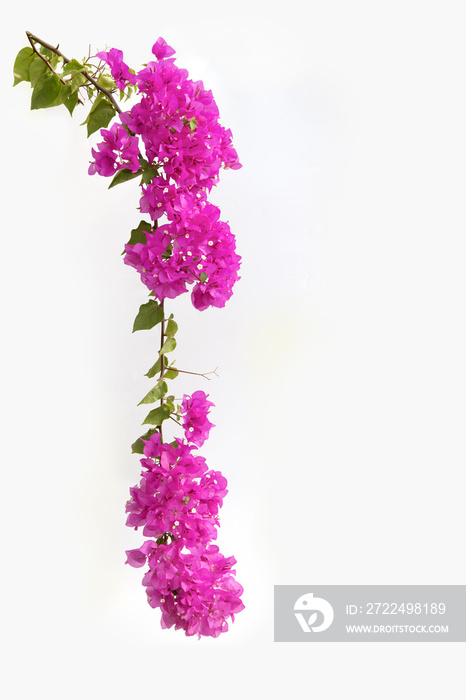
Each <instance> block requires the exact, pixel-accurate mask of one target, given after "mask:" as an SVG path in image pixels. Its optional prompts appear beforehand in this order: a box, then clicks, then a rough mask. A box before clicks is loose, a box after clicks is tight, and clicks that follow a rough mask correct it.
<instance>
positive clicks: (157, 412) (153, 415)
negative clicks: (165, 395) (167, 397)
mask: <svg viewBox="0 0 466 700" xmlns="http://www.w3.org/2000/svg"><path fill="white" fill-rule="evenodd" d="M169 417H170V408H169V406H167V405H166V404H162V405H161V406H158V407H157V408H154V409H153V410H152V411H151V412H150V413H149V414H148V415H147V416H146V418H145V420H144V421H143V423H142V424H143V425H145V424H147V423H148V424H149V425H162V423H163V421H164V420H167V418H169Z"/></svg>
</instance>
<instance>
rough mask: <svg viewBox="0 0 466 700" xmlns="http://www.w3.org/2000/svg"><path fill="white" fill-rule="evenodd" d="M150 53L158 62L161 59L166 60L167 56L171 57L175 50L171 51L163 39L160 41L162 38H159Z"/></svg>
mask: <svg viewBox="0 0 466 700" xmlns="http://www.w3.org/2000/svg"><path fill="white" fill-rule="evenodd" d="M152 53H153V54H154V56H156V57H157V58H158V59H159V60H160V59H163V58H168V56H173V54H174V53H175V49H172V47H171V46H169V45H168V44H167V42H166V41H165V39H162V37H161V36H159V38H158V39H157V41H156V42H155V44H154V45H153V47H152Z"/></svg>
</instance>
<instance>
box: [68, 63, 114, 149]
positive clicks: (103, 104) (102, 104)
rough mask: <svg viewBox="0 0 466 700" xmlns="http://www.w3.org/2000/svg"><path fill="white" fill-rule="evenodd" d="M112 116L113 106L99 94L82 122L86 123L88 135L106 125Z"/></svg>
mask: <svg viewBox="0 0 466 700" xmlns="http://www.w3.org/2000/svg"><path fill="white" fill-rule="evenodd" d="M75 77H77V76H75ZM73 80H74V78H73ZM114 116H115V107H114V106H113V105H112V103H111V102H109V101H108V100H107V98H105V97H104V96H103V95H99V96H98V97H97V98H96V100H95V102H94V104H93V105H92V109H91V111H90V112H89V114H88V115H87V119H85V120H84V121H83V124H87V135H88V137H89V136H90V135H91V134H93V133H94V132H95V131H98V130H99V129H103V128H105V127H106V126H108V124H109V122H110V121H111V119H112V118H113V117H114ZM83 124H82V125H83ZM82 125H81V126H82Z"/></svg>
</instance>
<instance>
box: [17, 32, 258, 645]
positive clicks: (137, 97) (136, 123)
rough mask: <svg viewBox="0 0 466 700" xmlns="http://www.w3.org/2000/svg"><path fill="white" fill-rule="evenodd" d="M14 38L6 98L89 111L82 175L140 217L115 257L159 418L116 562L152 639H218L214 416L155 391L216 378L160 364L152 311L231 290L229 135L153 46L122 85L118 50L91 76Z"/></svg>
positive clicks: (144, 439) (163, 340)
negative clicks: (136, 291) (150, 341)
mask: <svg viewBox="0 0 466 700" xmlns="http://www.w3.org/2000/svg"><path fill="white" fill-rule="evenodd" d="M27 36H28V40H29V43H30V46H28V47H25V48H24V49H22V50H21V51H20V52H19V54H18V56H17V58H16V61H15V65H14V85H16V84H18V83H20V82H22V81H26V82H30V83H31V87H32V88H33V92H32V98H31V109H42V108H45V107H54V106H58V105H61V104H64V105H65V107H66V108H67V109H68V111H69V112H70V114H73V112H74V109H75V107H76V106H77V104H83V103H84V102H85V101H86V100H88V101H89V102H90V103H91V109H90V111H89V114H88V116H87V118H86V119H85V121H84V124H86V125H87V132H88V135H90V134H92V133H94V132H95V131H98V130H100V136H101V139H102V140H101V142H100V143H99V144H98V145H97V147H96V148H93V149H92V158H93V160H92V161H91V163H90V166H89V174H90V175H94V174H96V173H97V174H99V175H101V176H103V177H111V178H112V180H111V182H110V185H109V187H114V186H116V185H119V184H121V183H124V182H126V181H128V180H131V179H133V178H136V177H140V187H141V195H140V199H139V209H140V211H141V213H142V214H146V215H147V216H148V218H149V221H146V220H142V221H140V223H139V224H138V225H137V226H136V227H135V228H134V229H133V230H132V231H131V235H130V239H129V241H128V243H127V244H126V245H125V249H124V253H123V254H124V262H125V263H126V264H127V265H130V266H131V267H134V268H135V269H136V271H137V272H138V273H139V275H140V278H141V280H142V282H143V283H144V285H145V286H146V287H147V288H148V289H149V300H148V301H147V302H145V303H143V304H141V306H140V308H139V312H138V314H137V315H136V318H135V321H134V325H133V332H134V331H140V330H150V329H153V328H155V327H156V326H157V325H159V324H160V344H159V350H158V356H157V358H156V360H155V363H154V365H153V366H152V367H151V368H150V369H149V370H148V372H147V373H146V376H147V377H149V378H150V379H152V378H155V377H157V380H156V384H155V386H153V387H152V388H151V389H150V390H149V391H148V393H147V394H146V395H145V396H144V398H143V399H141V401H140V405H141V404H157V403H158V405H157V406H156V408H152V410H150V412H149V413H148V415H147V416H146V418H145V419H144V421H143V425H149V426H151V427H150V428H149V429H148V430H147V432H146V433H144V434H143V435H141V436H140V437H139V438H138V439H137V440H136V441H135V442H134V443H133V445H132V451H133V453H136V454H139V455H142V458H141V466H142V473H141V480H140V481H139V483H138V484H137V485H136V486H134V487H133V488H131V489H130V499H129V501H128V503H127V504H126V511H127V513H128V516H127V523H126V524H127V525H128V526H130V527H133V528H134V529H136V530H137V529H139V528H142V531H143V536H144V537H145V538H146V539H145V541H144V542H143V544H142V545H141V546H140V547H139V548H137V549H133V550H129V551H128V552H127V553H126V554H127V563H128V564H130V565H131V566H134V567H143V566H148V570H147V571H146V573H145V575H144V577H143V581H142V583H143V585H144V587H145V589H146V593H147V598H148V601H149V604H150V605H151V606H152V607H154V608H156V607H158V608H160V610H161V613H162V617H161V623H162V627H164V628H166V627H175V629H183V630H184V631H185V633H186V634H187V635H189V636H191V635H197V636H198V637H199V638H200V637H201V636H202V635H205V636H212V637H217V636H219V634H220V633H222V632H225V631H226V630H227V629H228V620H229V619H230V618H231V620H234V616H235V614H236V613H238V612H240V611H241V610H242V609H243V608H244V605H243V603H242V601H241V595H242V593H243V589H242V587H241V585H240V584H239V583H238V582H237V581H236V579H235V577H234V574H235V571H234V570H233V568H232V567H233V566H234V564H235V562H236V560H235V559H234V557H224V556H223V555H222V554H221V553H220V551H219V548H218V547H217V546H216V545H215V544H213V542H214V540H215V539H216V537H217V528H218V525H219V518H218V513H219V509H220V507H221V506H222V503H223V498H224V497H225V495H226V493H227V489H226V486H227V482H226V479H225V478H224V476H223V475H222V474H221V473H220V472H219V471H214V470H211V469H209V468H208V467H207V464H206V461H205V459H204V458H203V457H202V456H201V455H199V454H198V449H199V448H200V447H202V445H203V444H204V442H205V440H206V439H207V438H208V436H209V433H210V430H211V428H213V427H214V426H213V424H212V423H211V422H210V420H209V418H208V415H209V413H210V410H211V408H212V407H213V405H214V404H213V403H212V402H211V401H209V400H208V396H207V394H205V392H204V391H201V390H198V391H195V392H194V393H193V394H192V395H190V396H189V395H186V394H183V396H182V399H181V400H180V399H175V396H174V395H171V394H169V389H168V384H167V381H171V380H173V379H175V378H176V377H177V376H178V374H179V373H185V374H193V375H198V376H202V377H204V378H206V379H209V377H208V376H207V375H209V374H216V369H215V370H213V371H212V372H205V373H201V372H190V371H188V370H182V369H178V368H177V367H176V365H175V362H173V361H170V360H169V355H170V353H171V352H173V351H174V350H175V348H176V339H175V335H176V333H177V330H178V325H177V323H176V321H175V320H174V318H173V314H170V315H168V316H167V310H166V304H165V300H166V299H174V298H175V297H177V296H179V295H181V294H184V293H186V292H188V291H191V302H192V304H193V306H194V307H195V308H196V309H197V310H199V311H203V310H204V309H207V308H209V307H211V306H213V307H217V308H222V307H223V306H224V305H225V303H226V301H227V300H228V299H229V298H230V297H231V295H232V293H233V286H234V284H235V282H236V281H237V280H238V279H239V277H238V270H239V267H240V257H239V256H238V255H237V253H236V250H235V238H234V236H233V234H232V232H231V231H230V227H229V225H228V223H227V222H224V221H221V220H220V210H219V208H218V207H216V206H214V205H213V204H211V203H210V202H209V201H208V195H209V193H210V191H211V189H212V187H214V186H215V185H216V184H217V182H218V179H219V172H220V169H221V168H222V167H223V168H231V169H238V168H240V167H241V164H240V163H239V160H238V156H237V153H236V151H235V149H234V147H233V144H232V136H231V132H230V130H228V129H225V128H224V127H222V126H221V124H220V122H219V112H218V108H217V105H216V103H215V101H214V99H213V96H212V93H211V92H210V91H207V90H205V88H204V85H203V83H202V82H200V81H197V82H195V81H192V80H191V79H189V77H188V72H187V71H186V70H185V69H181V68H178V66H176V64H175V59H174V58H173V55H174V53H175V51H174V49H172V48H171V47H170V46H169V45H168V44H167V43H166V42H165V40H164V39H162V38H161V37H159V39H157V41H156V42H155V44H154V46H153V47H152V53H153V56H154V58H155V60H151V61H149V62H148V63H147V64H145V65H144V67H143V68H142V69H141V70H140V71H139V72H135V71H134V70H132V69H131V68H129V66H128V65H127V64H126V63H125V62H124V60H123V53H122V51H120V50H119V49H115V48H112V49H110V50H109V51H101V52H99V53H97V54H96V56H95V60H97V59H98V62H97V63H95V60H94V59H93V58H92V57H88V58H85V59H83V60H82V61H77V60H75V59H71V60H70V59H68V58H67V57H66V56H65V55H64V54H63V53H62V52H61V51H59V49H58V46H57V47H54V46H52V45H51V44H49V43H47V42H44V41H42V40H41V39H39V38H38V37H36V36H35V35H33V34H31V33H30V32H27ZM38 47H39V48H38ZM93 61H94V62H93ZM115 94H119V99H120V102H121V101H122V100H129V99H130V98H132V106H131V107H130V108H129V109H128V110H126V111H125V110H123V109H121V107H120V106H119V104H118V102H117V100H116V99H115ZM115 118H116V119H115ZM110 122H112V124H111V125H110V126H109V124H110ZM107 126H109V128H108V129H107V128H106V127H107ZM168 419H170V420H171V423H170V425H171V424H172V423H175V424H176V425H177V427H178V429H181V436H179V437H175V438H174V440H172V441H171V442H165V441H164V436H163V427H162V426H163V423H164V422H165V421H167V420H168Z"/></svg>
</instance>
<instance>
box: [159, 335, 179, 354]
mask: <svg viewBox="0 0 466 700" xmlns="http://www.w3.org/2000/svg"><path fill="white" fill-rule="evenodd" d="M175 348H176V340H175V338H168V340H166V341H165V342H164V344H163V345H162V347H161V348H160V353H159V354H160V355H165V354H166V353H167V352H172V351H173V350H174V349H175Z"/></svg>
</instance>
